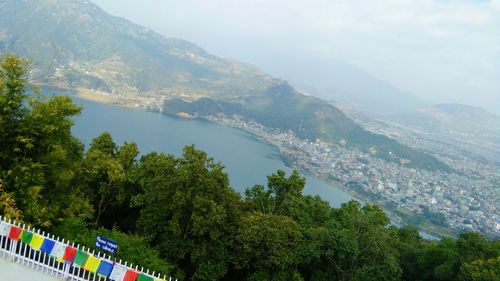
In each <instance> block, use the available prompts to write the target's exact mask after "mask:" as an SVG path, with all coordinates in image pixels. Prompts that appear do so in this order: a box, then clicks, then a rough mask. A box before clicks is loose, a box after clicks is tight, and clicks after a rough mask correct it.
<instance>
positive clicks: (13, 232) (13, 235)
mask: <svg viewBox="0 0 500 281" xmlns="http://www.w3.org/2000/svg"><path fill="white" fill-rule="evenodd" d="M22 232H23V230H22V229H20V228H19V227H17V226H11V227H10V232H9V239H11V240H14V241H18V240H19V238H20V237H21V233H22Z"/></svg>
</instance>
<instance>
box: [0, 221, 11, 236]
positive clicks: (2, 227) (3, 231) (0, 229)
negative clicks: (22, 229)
mask: <svg viewBox="0 0 500 281" xmlns="http://www.w3.org/2000/svg"><path fill="white" fill-rule="evenodd" d="M9 233H10V224H8V223H6V222H0V235H1V236H5V237H8V236H9Z"/></svg>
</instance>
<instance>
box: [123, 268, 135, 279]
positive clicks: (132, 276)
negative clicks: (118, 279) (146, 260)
mask: <svg viewBox="0 0 500 281" xmlns="http://www.w3.org/2000/svg"><path fill="white" fill-rule="evenodd" d="M137 277H139V272H137V271H135V270H132V269H128V270H127V273H125V277H124V278H123V281H135V280H137Z"/></svg>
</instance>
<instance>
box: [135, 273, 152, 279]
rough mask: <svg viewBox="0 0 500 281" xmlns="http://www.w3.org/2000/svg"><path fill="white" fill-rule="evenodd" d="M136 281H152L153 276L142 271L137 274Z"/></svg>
mask: <svg viewBox="0 0 500 281" xmlns="http://www.w3.org/2000/svg"><path fill="white" fill-rule="evenodd" d="M137 281H154V278H153V277H151V276H149V275H146V274H144V273H141V274H140V275H139V278H137Z"/></svg>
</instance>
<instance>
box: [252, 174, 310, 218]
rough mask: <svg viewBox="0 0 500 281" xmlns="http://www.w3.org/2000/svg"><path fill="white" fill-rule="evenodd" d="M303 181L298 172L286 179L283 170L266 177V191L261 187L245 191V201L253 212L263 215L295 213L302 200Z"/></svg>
mask: <svg viewBox="0 0 500 281" xmlns="http://www.w3.org/2000/svg"><path fill="white" fill-rule="evenodd" d="M304 186H305V179H304V178H303V177H301V176H300V174H299V172H297V171H293V172H292V174H291V175H290V176H289V177H288V178H286V173H285V171H283V170H278V172H276V173H274V174H272V175H270V176H268V177H267V190H264V187H263V186H261V185H255V186H254V187H252V188H250V189H247V190H246V191H245V195H246V200H247V201H249V202H251V203H252V204H253V206H254V209H255V210H260V211H261V212H263V213H265V214H275V215H289V214H291V213H292V212H295V211H297V210H296V208H297V205H298V203H299V201H300V199H301V198H302V190H303V189H304Z"/></svg>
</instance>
